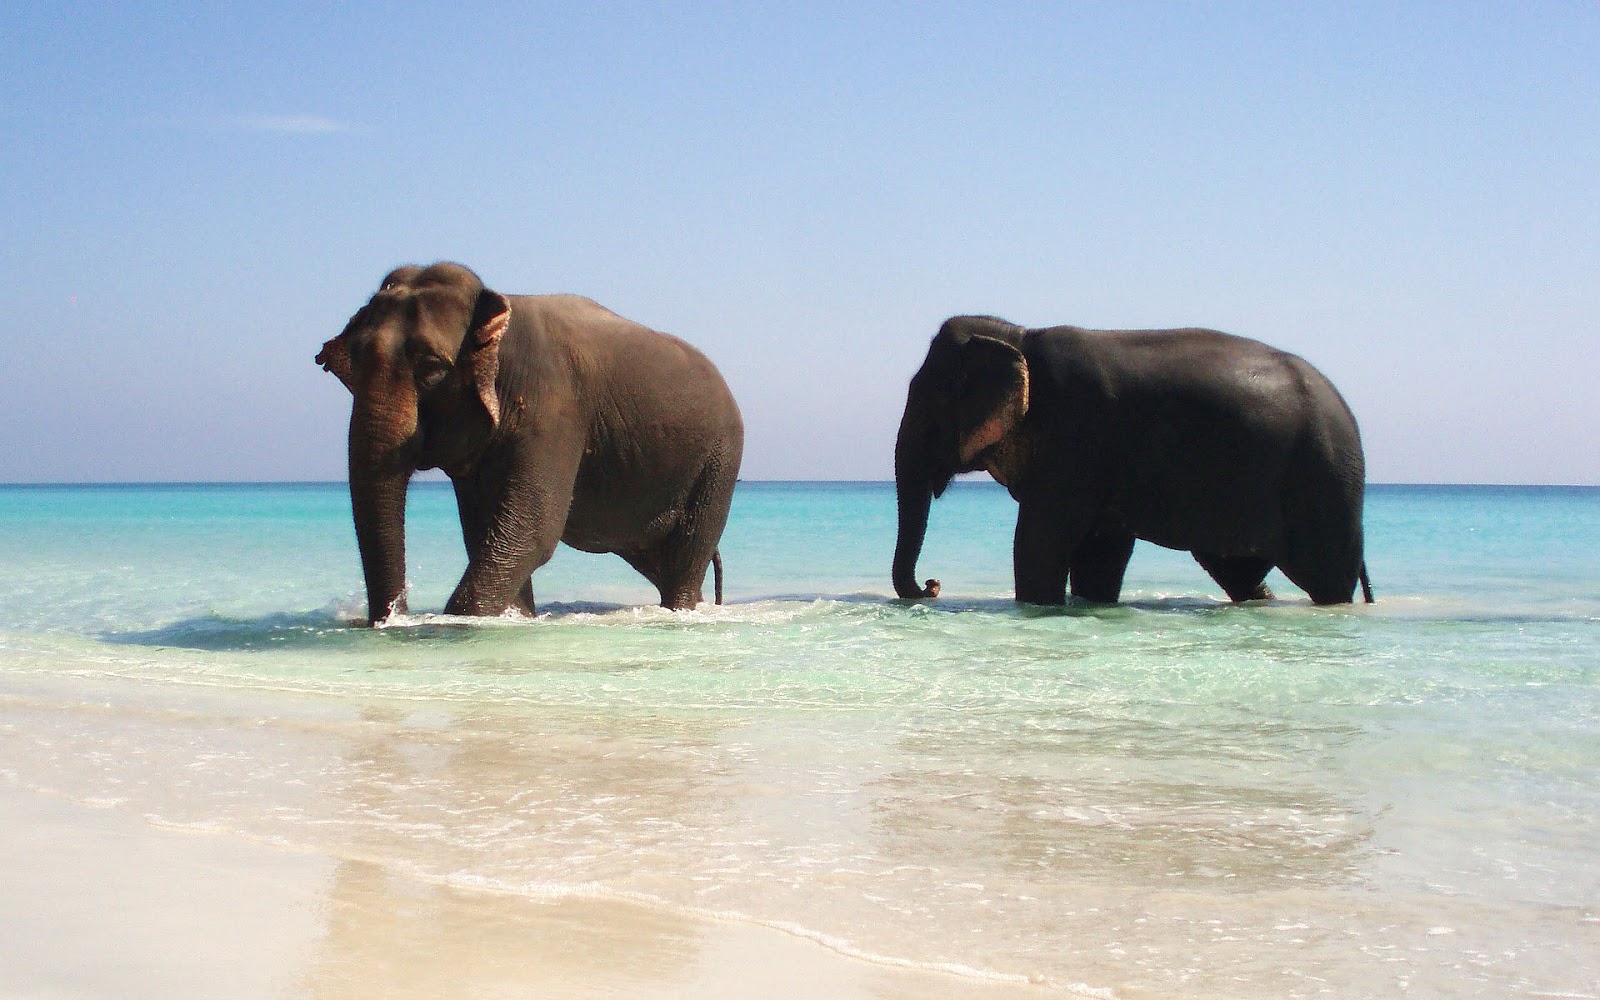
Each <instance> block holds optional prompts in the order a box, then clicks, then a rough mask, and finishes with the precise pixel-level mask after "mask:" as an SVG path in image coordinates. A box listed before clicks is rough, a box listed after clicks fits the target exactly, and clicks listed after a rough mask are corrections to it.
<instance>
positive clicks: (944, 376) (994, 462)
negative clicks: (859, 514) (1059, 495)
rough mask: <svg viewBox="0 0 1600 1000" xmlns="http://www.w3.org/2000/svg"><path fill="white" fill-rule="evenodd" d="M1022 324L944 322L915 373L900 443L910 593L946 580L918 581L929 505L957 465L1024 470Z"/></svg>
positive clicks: (901, 555)
mask: <svg viewBox="0 0 1600 1000" xmlns="http://www.w3.org/2000/svg"><path fill="white" fill-rule="evenodd" d="M1023 332H1024V331H1023V329H1022V328H1021V327H1019V326H1014V325H1013V324H1011V323H1007V322H1005V321H1004V320H999V319H994V318H993V317H988V316H957V317H955V318H953V319H949V320H946V321H945V324H944V326H942V327H940V329H939V333H938V336H936V337H934V338H933V344H932V346H930V347H929V348H928V357H927V360H925V361H924V362H923V363H922V367H921V368H920V369H918V370H917V374H916V375H915V376H913V377H912V379H911V389H910V391H909V392H908V393H907V395H906V412H905V416H903V417H902V418H901V420H900V435H899V437H898V438H897V439H896V441H895V447H894V481H895V490H896V493H897V495H898V499H899V505H900V530H899V535H898V538H897V539H896V541H895V549H894V589H895V593H897V594H899V595H900V596H901V597H903V598H907V599H911V598H918V597H937V596H938V595H939V581H938V580H929V581H928V582H927V586H926V587H922V586H919V585H918V584H917V580H916V575H917V557H918V556H919V555H920V554H921V553H922V540H923V537H924V535H926V533H927V530H928V507H929V504H930V503H931V502H932V500H933V498H934V497H937V496H940V495H942V494H943V493H944V491H945V487H947V486H949V485H950V480H951V479H953V478H955V475H956V473H958V472H976V471H977V470H979V469H988V470H990V471H991V472H993V473H994V474H995V476H996V478H998V479H1000V480H1001V481H1002V482H1009V480H1010V474H1012V473H1013V472H1015V471H1016V470H1017V465H1016V463H1017V462H1019V461H1020V459H1019V458H1018V457H1017V455H1018V453H1019V452H1020V451H1021V450H1022V449H1020V448H1019V447H1018V445H1017V437H1018V436H1017V434H1016V433H1015V432H1016V430H1017V428H1018V425H1019V424H1020V423H1021V422H1022V418H1023V416H1024V415H1026V414H1027V412H1028V362H1027V361H1026V360H1025V359H1024V358H1023V356H1022V351H1021V344H1022V335H1023Z"/></svg>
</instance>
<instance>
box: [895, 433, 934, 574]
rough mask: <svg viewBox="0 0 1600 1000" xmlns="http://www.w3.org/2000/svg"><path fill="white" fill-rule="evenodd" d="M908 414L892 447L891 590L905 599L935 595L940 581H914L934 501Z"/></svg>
mask: <svg viewBox="0 0 1600 1000" xmlns="http://www.w3.org/2000/svg"><path fill="white" fill-rule="evenodd" d="M909 423H910V414H909V413H908V414H907V419H906V420H903V421H901V424H900V436H899V439H898V440H897V441H896V442H895V448H894V483H895V494H896V497H897V499H898V501H899V508H900V528H899V533H898V534H897V535H896V537H895V543H894V571H893V572H894V592H895V593H896V594H898V595H900V597H902V598H904V599H905V600H915V599H917V598H920V597H938V596H939V581H938V580H929V581H928V584H927V586H926V587H922V586H919V585H918V584H917V557H918V556H920V555H922V540H923V537H924V536H925V535H926V534H927V531H928V508H929V506H930V505H931V504H932V503H933V487H932V485H931V482H930V478H931V477H930V470H929V469H928V468H927V463H926V460H925V458H924V456H922V455H921V454H920V451H921V449H919V448H917V447H916V446H915V442H916V441H917V440H918V438H919V434H918V432H917V431H916V430H915V429H914V428H912V427H908V424H909Z"/></svg>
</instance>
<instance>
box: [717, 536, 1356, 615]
mask: <svg viewBox="0 0 1600 1000" xmlns="http://www.w3.org/2000/svg"><path fill="white" fill-rule="evenodd" d="M1366 572H1367V571H1366V568H1365V567H1362V570H1361V573H1362V576H1361V579H1362V580H1365V579H1366ZM711 579H712V580H713V581H714V584H713V585H714V586H715V587H716V592H717V603H718V604H721V603H722V550H721V549H712V550H711ZM1367 600H1369V601H1370V600H1372V597H1371V595H1370V593H1369V595H1368V597H1367Z"/></svg>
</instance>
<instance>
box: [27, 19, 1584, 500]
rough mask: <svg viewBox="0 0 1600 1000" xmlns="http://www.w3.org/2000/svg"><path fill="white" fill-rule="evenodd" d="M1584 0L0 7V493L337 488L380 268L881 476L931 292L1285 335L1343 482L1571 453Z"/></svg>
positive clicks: (1093, 319) (1570, 457)
mask: <svg viewBox="0 0 1600 1000" xmlns="http://www.w3.org/2000/svg"><path fill="white" fill-rule="evenodd" d="M1596 52H1600V4H1594V3H1592V2H1588V0H1584V2H1572V3H1526V4H1522V3H1518V4H1490V3H1481V4H1480V3H1421V4H1409V3H1393V2H1385V3H1375V4H1365V3H1350V2H1340V3H1330V4H1325V5H1318V4H1278V3H1261V4H1234V3H1227V2H1222V3H1206V4H1198V3H1195V4H1190V3H1160V4H1147V3H1116V4H1088V3H1083V4H1078V3H1071V4H1046V3H1026V4H1006V3H983V4H958V5H951V4H941V3H905V4H876V3H862V2H848V3H842V4H829V3H815V2H808V3H804V4H798V3H797V4H745V3H738V4H726V5H723V4H644V3H620V4H604V5H592V6H591V5H586V4H576V3H561V4H542V3H526V2H523V3H513V4H507V5H504V6H499V5H480V4H476V3H472V2H460V3H452V4H408V3H402V2H387V3H384V4H381V5H378V4H366V3H350V4H326V3H323V2H321V0H318V2H316V3H305V4H302V3H297V2H287V3H284V2H275V3H271V4H258V5H245V4H224V3H203V4H181V5H180V4H167V3H162V2H141V3H138V4H128V3H120V2H118V3H104V4H100V3H92V4H91V3H70V4H69V3H50V2H40V3H35V4H24V3H16V4H6V5H4V7H3V10H0V345H3V350H4V353H5V356H6V359H7V360H6V364H5V371H6V377H5V383H6V388H5V389H4V391H0V428H3V429H0V482H98V481H173V480H176V481H210V480H246V481H253V480H340V479H343V478H344V475H345V459H344V454H345V444H344V438H345V432H346V429H347V421H348V416H349V406H350V398H349V395H348V393H347V392H346V391H345V390H344V388H343V387H342V386H341V385H340V384H339V383H338V381H337V380H335V379H334V378H333V377H332V376H330V375H328V374H326V373H325V372H323V371H321V370H320V369H319V368H318V367H317V366H316V365H315V364H314V363H313V362H312V357H313V356H314V355H315V354H316V352H317V350H318V349H319V348H320V346H321V344H322V343H323V341H325V340H327V339H328V338H329V337H331V336H333V335H335V334H337V333H338V332H339V330H340V329H341V328H342V327H343V325H344V323H345V321H346V320H347V319H348V318H349V316H350V315H351V314H352V313H353V312H354V311H355V310H356V309H357V308H359V307H360V306H361V305H362V304H363V303H364V302H365V301H366V299H367V297H368V296H369V295H371V294H372V292H373V291H375V290H376V288H377V284H378V281H379V279H380V278H381V277H382V276H383V275H384V274H385V273H386V272H387V271H388V270H389V269H390V268H391V267H393V266H395V265H396V264H400V263H406V262H416V263H428V262H431V261H434V260H441V259H443V260H456V261H460V262H462V263H464V264H467V265H468V266H470V267H472V268H473V269H474V270H476V271H477V272H478V273H479V274H480V275H481V276H482V277H483V278H484V280H485V282H486V283H487V284H488V285H489V286H490V287H493V288H495V289H497V290H499V291H502V292H506V293H537V292H578V293H581V294H584V295H588V296H590V297H592V298H594V299H597V300H598V301H600V302H601V303H603V304H605V305H606V306H608V307H610V308H611V309H613V310H615V311H617V312H619V313H621V314H623V315H624V316H627V317H629V318H631V319H635V320H638V321H639V322H642V323H644V324H646V325H648V326H651V327H654V328H656V329H660V330H665V331H668V332H671V333H675V334H678V335H679V336H682V337H684V338H685V339H687V340H689V341H691V342H693V343H695V344H696V345H698V346H699V347H700V348H701V349H702V350H704V351H705V352H706V354H707V355H708V356H710V357H711V358H712V360H713V361H715V362H716V364H717V365H718V366H719V367H720V368H721V370H722V372H723V374H724V376H725V377H726V379H727V380H728V383H729V384H730V386H731V387H732V389H733V391H734V395H735V396H736V398H737V399H738V400H739V403H740V406H741V408H742V410H743V413H744V417H745V424H746V446H745V457H744V466H743V475H744V477H745V478H747V479H888V478H891V477H892V475H893V468H892V465H893V463H892V452H893V444H894V435H895V431H896V428H897V426H898V422H899V416H900V411H901V408H902V407H903V405H904V401H905V391H906V384H907V382H908V380H909V378H910V376H911V374H912V373H913V372H914V371H915V370H916V368H917V366H918V365H919V364H920V363H921V360H922V357H923V355H924V353H925V352H926V350H927V345H928V341H929V339H930V338H931V337H932V336H933V334H934V332H935V331H936V330H937V329H938V326H939V323H940V322H941V321H942V320H943V319H944V318H945V317H947V316H950V315H952V314H956V313H990V314H995V315H1000V316H1003V317H1006V318H1008V319H1011V320H1013V321H1015V322H1018V323H1022V324H1025V325H1029V326H1050V325H1057V324H1064V323H1071V324H1076V325H1082V326H1091V327H1103V328H1119V327H1128V328H1135V327H1176V326H1209V327H1214V328H1218V329H1223V330H1227V331H1229V332H1232V333H1238V334H1242V335H1245V336H1250V337H1255V338H1257V339H1260V340H1264V341H1267V342H1268V343H1271V344H1273V345H1275V346H1278V347H1282V348H1285V349H1287V350H1290V351H1293V352H1295V353H1297V354H1300V355H1302V356H1303V357H1305V358H1307V359H1308V360H1310V361H1311V362H1312V363H1313V364H1315V365H1316V366H1317V367H1319V368H1320V369H1321V370H1322V371H1323V372H1324V373H1326V374H1327V375H1328V376H1329V377H1330V378H1331V379H1332V380H1333V382H1334V383H1335V384H1336V385H1337V386H1339V388H1340V389H1341V390H1342V391H1343V393H1344V395H1345V397H1346V398H1347V400H1348V401H1349V403H1350V405H1351V408H1352V409H1353V410H1354V411H1355V414H1356V416H1357V418H1358V420H1359V421H1360V424H1361V428H1362V433H1363V437H1364V441H1365V446H1366V454H1367V470H1368V478H1369V479H1370V480H1371V481H1374V482H1477V483H1587V484H1592V483H1600V392H1597V391H1596V378H1595V371H1596V368H1597V365H1600V361H1597V357H1600V59H1597V58H1596V56H1595V53H1596Z"/></svg>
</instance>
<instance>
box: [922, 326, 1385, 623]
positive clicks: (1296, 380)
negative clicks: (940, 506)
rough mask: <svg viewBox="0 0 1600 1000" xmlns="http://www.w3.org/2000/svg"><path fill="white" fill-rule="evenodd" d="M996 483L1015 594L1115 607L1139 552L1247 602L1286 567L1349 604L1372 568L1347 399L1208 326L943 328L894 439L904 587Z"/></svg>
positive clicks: (1036, 600)
mask: <svg viewBox="0 0 1600 1000" xmlns="http://www.w3.org/2000/svg"><path fill="white" fill-rule="evenodd" d="M978 470H987V471H988V472H989V473H990V474H992V475H993V476H994V478H995V479H996V480H998V481H999V482H1001V483H1002V484H1004V485H1005V486H1006V487H1007V488H1008V489H1009V490H1010V491H1011V495H1012V497H1013V498H1015V499H1016V501H1017V505H1018V508H1017V528H1016V535H1015V540H1014V543H1013V550H1012V559H1013V567H1014V570H1015V574H1016V597H1017V600H1019V601H1024V602H1027V603H1030V604H1062V603H1064V602H1065V600H1066V597H1067V593H1068V587H1069V586H1070V588H1071V594H1072V596H1073V597H1075V598H1079V599H1082V600H1086V601H1096V602H1105V603H1110V602H1114V601H1116V600H1117V599H1118V598H1119V597H1120V596H1121V592H1122V578H1123V573H1124V571H1125V570H1126V568H1127V565H1128V557H1129V555H1130V554H1131V553H1132V551H1133V543H1134V540H1135V539H1137V538H1142V539H1146V540H1148V541H1152V542H1155V543H1157V544H1158V545H1164V546H1166V547H1168V548H1173V549H1183V550H1187V551H1189V552H1191V553H1193V554H1194V557H1195V559H1196V560H1197V561H1198V562H1199V563H1200V565H1201V566H1202V567H1204V568H1205V570H1206V572H1208V573H1210V574H1211V577H1212V578H1213V579H1215V580H1216V581H1217V583H1218V584H1220V585H1221V586H1222V589H1223V590H1224V591H1226V592H1227V594H1228V596H1229V598H1231V599H1232V600H1235V601H1245V600H1259V599H1265V598H1270V597H1271V596H1272V594H1271V592H1270V591H1269V590H1268V589H1267V587H1266V586H1265V585H1264V584H1263V583H1262V581H1263V580H1264V579H1265V577H1266V575H1267V573H1268V572H1269V571H1270V570H1271V569H1272V568H1273V567H1274V566H1276V567H1278V568H1279V569H1280V570H1282V571H1283V573H1284V575H1285V576H1287V577H1288V578H1289V579H1290V580H1291V581H1292V582H1293V583H1294V584H1295V585H1296V586H1298V587H1300V588H1301V589H1303V590H1305V591H1306V593H1307V594H1309V595H1310V596H1311V599H1312V600H1313V601H1314V602H1316V603H1318V604H1342V603H1348V602H1349V601H1350V600H1351V599H1352V597H1353V595H1354V591H1355V586H1356V583H1357V581H1358V580H1359V581H1360V583H1361V585H1362V591H1363V594H1364V596H1365V598H1366V600H1367V601H1369V602H1370V601H1371V600H1372V592H1371V588H1370V586H1369V585H1368V584H1367V579H1366V568H1365V566H1364V565H1363V561H1362V526H1361V516H1362V494H1363V490H1364V487H1365V478H1366V474H1365V466H1364V463H1363V458H1362V453H1361V436H1360V434H1359V432H1358V431H1357V429H1356V422H1355V418H1354V417H1353V416H1351V414H1350V409H1349V407H1348V406H1346V405H1345V401H1344V400H1343V399H1342V398H1341V397H1340V395H1339V393H1338V391H1337V390H1336V389H1334V387H1333V385H1332V384H1331V383H1329V382H1328V380H1327V379H1326V378H1324V377H1323V376H1322V374H1321V373H1320V372H1318V371H1317V370H1316V369H1315V368H1312V367H1311V365H1309V364H1308V363H1306V362H1305V361H1304V360H1302V359H1301V358H1298V357H1296V356H1295V355H1293V354H1287V353H1285V352H1283V351H1279V350H1275V349H1274V348H1271V347H1268V346H1267V345H1265V344H1262V343H1259V342H1257V341H1254V340H1246V339H1244V338H1242V337H1233V336H1229V335H1227V334H1224V333H1218V332H1216V331H1214V330H1126V331H1112V330H1084V329H1079V328H1077V327H1069V326H1061V327H1052V328H1049V329H1038V330H1029V329H1024V328H1023V327H1020V326H1015V325H1013V324H1011V323H1007V322H1005V321H1004V320H999V319H995V318H993V317H987V316H957V317H954V318H952V319H950V320H948V321H946V322H945V324H944V326H943V327H942V328H941V329H940V330H939V333H938V335H937V336H936V337H934V339H933V344H932V346H930V347H929V349H928V357H927V360H926V361H924V362H923V364H922V368H921V369H920V370H919V371H918V372H917V374H916V375H915V376H914V377H913V378H912V380H911V388H910V392H909V393H908V394H907V397H906V409H905V416H904V417H903V419H902V420H901V422H900V434H899V438H898V440H897V441H896V443H895V485H896V488H897V492H898V499H899V514H900V525H899V536H898V539H897V541H896V545H895V553H894V568H893V576H894V587H895V592H896V593H897V594H899V595H900V596H901V597H902V598H906V599H915V598H925V597H936V596H938V593H939V581H937V580H929V581H927V584H926V586H919V585H918V583H917V581H916V569H917V557H918V556H919V555H920V554H921V551H922V542H923V538H924V535H925V534H926V532H927V525H928V509H929V504H930V502H931V500H932V499H933V498H934V497H937V496H939V495H941V494H942V493H943V492H944V489H945V487H946V486H947V485H949V483H950V480H951V478H952V477H954V476H955V474H956V473H958V472H975V471H978Z"/></svg>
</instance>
